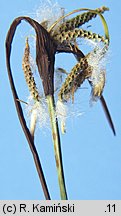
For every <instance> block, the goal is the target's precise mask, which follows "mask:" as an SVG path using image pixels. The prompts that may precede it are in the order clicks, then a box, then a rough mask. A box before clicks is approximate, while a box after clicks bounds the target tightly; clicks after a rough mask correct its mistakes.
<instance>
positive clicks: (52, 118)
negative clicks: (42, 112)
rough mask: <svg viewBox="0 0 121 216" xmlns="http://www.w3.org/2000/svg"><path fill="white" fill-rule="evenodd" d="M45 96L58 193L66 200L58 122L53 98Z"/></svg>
mask: <svg viewBox="0 0 121 216" xmlns="http://www.w3.org/2000/svg"><path fill="white" fill-rule="evenodd" d="M46 98H47V103H48V110H49V115H50V122H51V128H52V138H53V143H54V152H55V161H56V168H57V173H58V182H59V187H60V195H61V199H62V200H67V192H66V186H65V179H64V171H63V164H62V153H61V144H60V136H59V129H58V122H57V119H56V114H55V103H54V98H53V96H52V95H48V96H47V97H46Z"/></svg>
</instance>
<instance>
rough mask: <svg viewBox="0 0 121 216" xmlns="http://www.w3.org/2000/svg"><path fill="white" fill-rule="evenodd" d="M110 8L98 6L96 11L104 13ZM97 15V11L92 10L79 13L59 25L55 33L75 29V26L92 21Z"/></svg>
mask: <svg viewBox="0 0 121 216" xmlns="http://www.w3.org/2000/svg"><path fill="white" fill-rule="evenodd" d="M108 10H109V8H107V7H105V6H102V7H100V8H97V9H96V10H95V11H97V12H99V13H101V14H102V13H104V12H105V11H108ZM96 16H97V14H96V13H92V12H85V13H82V14H79V15H77V16H76V17H74V18H72V19H70V20H67V21H66V22H64V23H63V24H61V25H59V27H58V28H57V29H56V30H55V31H54V35H57V34H60V33H62V32H63V31H65V32H67V31H68V30H73V29H75V28H79V27H80V26H82V25H83V24H85V23H87V22H88V21H90V20H91V19H92V18H95V17H96Z"/></svg>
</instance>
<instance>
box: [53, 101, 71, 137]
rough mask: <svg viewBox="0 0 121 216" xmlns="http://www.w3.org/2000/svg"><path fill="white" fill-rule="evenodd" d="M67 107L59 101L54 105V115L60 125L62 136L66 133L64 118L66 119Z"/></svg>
mask: <svg viewBox="0 0 121 216" xmlns="http://www.w3.org/2000/svg"><path fill="white" fill-rule="evenodd" d="M67 111H68V110H67V106H66V105H65V104H64V103H63V102H61V101H60V100H58V101H57V104H56V115H57V118H58V119H59V121H60V124H61V132H62V134H64V133H65V132H66V118H67Z"/></svg>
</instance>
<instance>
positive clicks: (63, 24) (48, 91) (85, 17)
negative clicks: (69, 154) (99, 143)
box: [6, 0, 115, 200]
mask: <svg viewBox="0 0 121 216" xmlns="http://www.w3.org/2000/svg"><path fill="white" fill-rule="evenodd" d="M47 2H48V3H49V5H50V6H51V7H50V8H49V7H48V6H43V7H40V8H39V9H38V11H37V13H36V15H37V16H36V18H35V19H32V18H30V17H25V16H22V17H18V18H16V19H15V20H14V21H13V23H12V24H11V26H10V29H9V31H8V34H7V38H6V61H7V69H8V75H9V79H10V84H11V89H12V92H13V97H14V101H15V105H16V109H17V112H18V117H19V120H20V122H21V125H22V128H23V131H24V133H25V135H26V138H27V140H28V143H29V146H30V149H31V151H32V154H33V157H34V161H35V164H36V168H37V171H38V174H39V178H40V182H41V184H42V188H43V191H44V194H45V198H46V199H50V194H49V191H48V187H47V184H46V180H45V177H44V173H43V170H42V167H41V163H40V160H39V157H38V153H37V150H36V148H35V144H34V135H35V129H36V124H37V122H38V119H39V121H40V122H42V121H43V119H42V118H41V114H42V115H43V116H44V121H45V122H46V111H45V110H46V107H48V113H49V117H50V124H51V129H52V139H53V144H54V152H55V161H56V167H57V174H58V182H59V188H60V196H61V199H63V200H66V199H68V197H67V191H66V185H65V178H64V170H63V163H62V153H61V143H60V133H59V126H58V119H59V121H60V123H61V131H62V133H65V132H66V119H67V116H68V104H69V103H70V102H71V101H72V103H74V96H75V92H76V91H78V89H79V88H80V86H81V85H82V83H83V82H84V81H85V80H88V81H89V83H90V85H91V89H92V100H96V99H97V98H99V99H100V100H101V103H102V105H103V108H104V111H105V113H106V117H107V119H108V121H109V124H110V126H111V128H112V130H113V133H114V134H115V128H114V125H113V122H112V119H111V116H110V113H109V110H108V108H107V105H106V102H105V99H104V97H103V96H102V93H103V89H104V86H105V77H106V70H105V68H102V67H101V66H100V65H101V64H100V62H101V61H102V59H103V58H104V56H105V55H106V53H107V50H108V47H109V32H108V26H107V23H106V21H105V19H104V16H103V15H102V14H103V13H104V12H105V11H108V10H109V9H108V8H107V7H104V6H103V7H101V8H97V9H95V10H92V9H88V8H82V9H77V10H74V11H72V12H70V13H68V14H66V15H64V14H63V10H62V9H61V8H60V7H59V6H58V5H57V4H55V5H54V6H53V7H52V4H51V2H50V1H49V0H48V1H47ZM55 10H56V11H58V13H55ZM47 11H48V12H47ZM82 11H86V12H83V13H82ZM77 12H78V13H80V14H79V15H77V16H75V17H73V18H71V19H68V17H69V16H70V15H72V14H75V13H77ZM39 13H40V14H41V18H40V19H39ZM48 15H49V16H48ZM97 15H98V16H99V17H100V18H101V21H102V24H103V27H104V32H105V35H104V36H100V35H99V34H97V33H93V32H91V31H87V30H84V29H82V28H80V27H81V26H82V25H83V24H85V23H87V22H89V21H90V20H92V19H94V18H96V16H97ZM55 16H56V17H55ZM55 18H56V21H55ZM22 20H24V21H26V22H27V23H29V24H30V25H31V26H32V27H33V28H34V30H35V33H36V35H35V38H36V65H37V68H38V72H39V75H40V79H41V81H40V82H42V86H43V92H42V94H40V93H39V91H38V87H37V84H36V81H35V78H34V74H33V71H32V67H31V62H30V56H31V54H30V46H29V41H28V38H27V39H26V44H25V51H24V55H23V61H22V68H23V72H24V77H25V80H26V83H27V86H28V89H29V91H30V98H31V101H32V106H31V109H30V127H29V128H28V127H27V125H26V121H25V118H24V115H23V111H22V107H21V103H20V102H21V100H20V99H19V97H18V94H17V91H16V88H15V84H14V81H13V77H12V71H11V65H10V55H11V45H12V42H13V37H14V34H15V31H16V28H17V26H18V25H19V24H20V23H21V21H22ZM79 39H88V40H90V41H95V42H96V44H97V43H99V44H100V43H102V44H103V47H102V48H100V45H99V46H97V45H96V46H95V47H94V49H93V50H92V51H91V52H89V53H88V54H86V55H84V54H83V52H82V51H81V50H80V49H79V47H78V41H77V40H79ZM59 53H72V54H73V55H74V57H75V58H76V59H77V64H76V65H75V66H74V67H73V68H72V70H71V72H70V73H67V72H66V70H65V69H62V68H61V67H60V68H58V75H59V73H60V75H59V76H58V77H59V78H57V77H56V79H57V80H56V83H59V85H58V86H57V87H56V86H54V77H55V75H54V74H55V73H56V72H55V69H54V65H55V54H59ZM92 60H93V61H92ZM92 62H95V63H94V64H93V63H92ZM62 73H63V74H65V76H66V78H65V80H64V81H63V79H62V80H61V82H62V83H61V82H60V81H59V80H60V78H61V76H62ZM58 79H59V80H58ZM57 92H58V96H57V97H55V96H56V95H57ZM43 101H44V103H43ZM79 115H80V114H79Z"/></svg>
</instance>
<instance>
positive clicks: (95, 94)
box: [87, 44, 107, 101]
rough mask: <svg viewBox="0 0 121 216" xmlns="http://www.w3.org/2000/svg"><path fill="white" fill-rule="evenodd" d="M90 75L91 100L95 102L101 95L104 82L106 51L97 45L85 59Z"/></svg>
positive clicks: (103, 47)
mask: <svg viewBox="0 0 121 216" xmlns="http://www.w3.org/2000/svg"><path fill="white" fill-rule="evenodd" d="M87 60H88V64H89V65H90V66H91V70H92V74H91V77H90V78H89V81H90V82H91V85H92V100H94V101H96V100H97V98H99V97H100V96H101V95H102V92H103V89H104V86H105V80H106V63H107V50H106V47H105V46H101V45H100V44H98V45H97V46H96V47H95V48H94V50H93V51H92V52H91V53H90V54H89V55H88V57H87Z"/></svg>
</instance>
